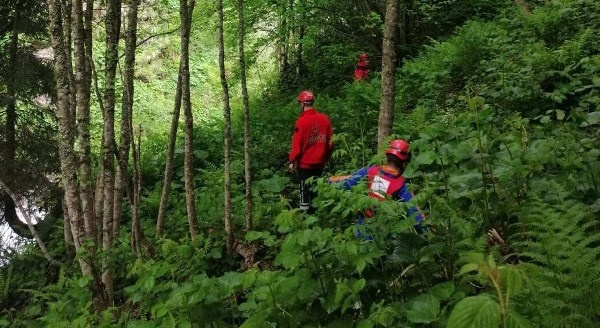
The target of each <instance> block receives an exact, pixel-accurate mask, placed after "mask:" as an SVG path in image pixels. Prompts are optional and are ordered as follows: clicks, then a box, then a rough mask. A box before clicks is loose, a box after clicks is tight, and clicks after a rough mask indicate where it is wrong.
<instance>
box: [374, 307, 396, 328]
mask: <svg viewBox="0 0 600 328" xmlns="http://www.w3.org/2000/svg"><path fill="white" fill-rule="evenodd" d="M399 316H400V313H398V311H396V309H394V308H393V307H391V306H384V307H382V308H379V309H377V311H375V312H374V313H372V314H371V316H370V317H369V319H371V320H372V321H374V322H375V323H376V324H379V325H382V326H384V327H392V325H393V324H394V322H395V321H396V317H399Z"/></svg>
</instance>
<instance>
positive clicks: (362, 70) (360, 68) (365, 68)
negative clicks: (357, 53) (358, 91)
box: [354, 59, 369, 81]
mask: <svg viewBox="0 0 600 328" xmlns="http://www.w3.org/2000/svg"><path fill="white" fill-rule="evenodd" d="M368 74H369V61H368V60H366V59H360V60H359V61H358V63H357V64H356V69H355V70H354V80H355V81H360V80H364V79H366V78H367V75H368Z"/></svg>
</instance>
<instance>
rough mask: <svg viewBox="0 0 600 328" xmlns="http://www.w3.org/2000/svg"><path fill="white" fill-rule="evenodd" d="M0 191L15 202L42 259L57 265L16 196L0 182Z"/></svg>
mask: <svg viewBox="0 0 600 328" xmlns="http://www.w3.org/2000/svg"><path fill="white" fill-rule="evenodd" d="M0 189H4V191H5V192H6V193H7V194H8V195H9V196H10V198H12V199H13V201H14V202H15V205H16V206H17V208H18V209H19V211H20V212H21V215H23V218H24V219H25V222H27V227H28V228H29V231H31V234H32V235H33V238H34V239H35V241H36V242H37V244H38V246H39V247H40V249H41V250H42V253H43V254H44V257H45V258H46V259H47V260H48V262H50V263H53V264H58V262H57V261H56V260H54V259H53V258H52V256H50V253H48V250H47V249H46V245H44V242H43V241H42V238H40V235H38V233H37V231H35V228H34V227H33V223H32V222H31V218H30V217H29V213H27V211H25V209H24V208H23V205H21V203H19V202H18V200H17V196H16V195H15V194H13V192H12V191H11V190H10V189H8V187H7V186H6V185H5V184H4V182H2V181H0Z"/></svg>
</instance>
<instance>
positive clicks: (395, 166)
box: [328, 139, 424, 239]
mask: <svg viewBox="0 0 600 328" xmlns="http://www.w3.org/2000/svg"><path fill="white" fill-rule="evenodd" d="M385 154H386V157H387V163H386V164H384V165H371V166H367V167H363V168H361V169H360V170H358V171H356V172H355V173H354V174H352V175H348V176H337V177H331V178H329V180H328V181H329V183H335V182H339V183H340V184H341V185H342V186H343V187H344V189H346V190H348V189H350V188H352V187H353V186H355V185H357V184H358V183H359V182H361V181H363V180H365V179H366V182H367V189H368V190H369V197H372V198H375V199H379V200H384V199H386V198H391V199H393V200H396V201H400V202H408V201H410V200H411V199H412V198H413V194H412V193H411V192H410V190H408V185H407V184H406V179H405V178H404V177H403V176H402V173H403V172H404V170H405V169H406V166H407V165H408V163H409V162H410V159H411V153H410V145H409V143H408V142H406V141H404V140H401V139H398V140H393V141H392V142H390V144H389V146H388V148H387V149H386V151H385ZM406 214H407V216H408V217H412V216H413V215H414V219H415V228H416V229H417V231H418V232H422V231H423V230H424V227H423V226H422V225H421V221H423V218H424V216H423V213H422V212H421V210H420V209H419V208H418V207H416V206H412V207H410V208H409V209H408V212H407V213H406ZM364 216H366V217H371V216H373V213H372V211H370V210H367V211H365V213H364ZM357 224H358V225H359V227H358V228H359V229H358V232H357V237H359V238H361V237H363V232H362V231H361V230H363V229H362V228H363V227H361V226H362V225H364V219H363V217H362V215H359V217H358V220H357ZM366 238H367V239H372V238H371V237H370V236H366Z"/></svg>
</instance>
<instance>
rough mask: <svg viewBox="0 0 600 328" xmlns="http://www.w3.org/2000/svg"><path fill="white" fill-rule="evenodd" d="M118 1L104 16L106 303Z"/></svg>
mask: <svg viewBox="0 0 600 328" xmlns="http://www.w3.org/2000/svg"><path fill="white" fill-rule="evenodd" d="M120 17H121V1H119V0H109V1H108V6H107V10H106V17H105V28H106V51H105V63H106V69H105V77H104V105H105V107H104V128H103V132H102V134H103V139H104V140H103V144H102V166H103V169H104V183H103V185H104V205H103V207H102V210H103V215H102V232H103V233H102V236H103V238H102V246H103V249H104V252H105V254H106V260H105V261H104V265H103V271H102V282H103V283H104V288H105V289H106V292H107V296H108V302H109V304H112V303H113V298H114V297H113V296H114V295H113V292H114V289H113V274H112V264H111V262H110V259H111V258H112V256H111V251H112V245H113V210H114V183H115V175H114V174H115V172H114V171H115V170H114V157H115V149H114V139H115V76H116V71H117V62H118V53H117V52H118V50H117V47H118V43H119V33H120V27H121V22H120Z"/></svg>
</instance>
